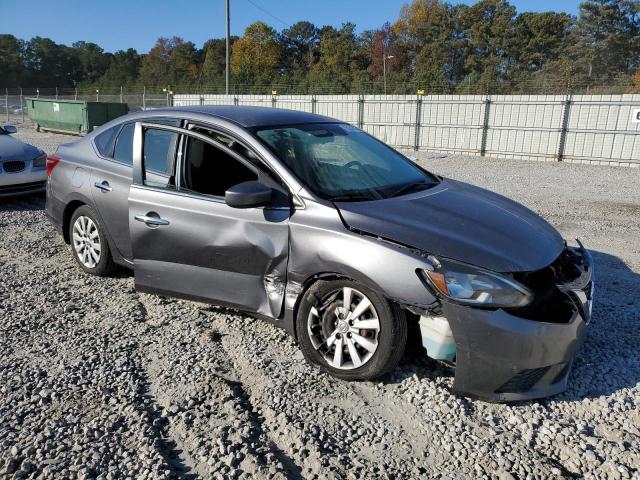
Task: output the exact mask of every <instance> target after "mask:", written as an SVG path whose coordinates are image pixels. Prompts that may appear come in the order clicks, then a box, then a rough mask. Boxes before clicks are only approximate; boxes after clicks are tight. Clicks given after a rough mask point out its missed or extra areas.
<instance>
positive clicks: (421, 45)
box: [393, 0, 468, 91]
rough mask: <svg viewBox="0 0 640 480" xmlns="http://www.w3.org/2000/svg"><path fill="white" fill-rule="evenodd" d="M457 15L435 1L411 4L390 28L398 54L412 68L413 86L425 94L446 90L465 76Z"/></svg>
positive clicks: (454, 11) (464, 56) (464, 51)
mask: <svg viewBox="0 0 640 480" xmlns="http://www.w3.org/2000/svg"><path fill="white" fill-rule="evenodd" d="M465 8H466V7H465ZM460 11H462V10H460V9H459V8H458V7H452V6H451V5H449V4H446V3H440V2H438V1H436V0H414V1H413V2H412V3H410V4H407V5H405V6H404V7H403V8H402V9H401V10H400V18H399V19H398V21H397V22H396V23H395V24H394V26H393V32H394V33H395V34H396V35H397V36H398V37H399V43H400V45H401V46H400V50H401V51H404V52H407V55H408V57H409V63H410V64H412V65H413V80H414V82H416V83H418V84H420V85H421V86H424V87H426V88H427V90H429V89H431V90H432V91H433V90H434V89H437V90H436V91H438V90H440V89H445V90H447V88H448V86H453V85H455V84H457V83H458V82H459V80H460V79H461V78H462V77H463V76H464V73H465V72H464V59H465V58H466V50H468V48H467V46H466V45H465V44H464V43H461V42H460V41H459V38H460V37H461V30H460V26H459V23H460V20H459V17H460Z"/></svg>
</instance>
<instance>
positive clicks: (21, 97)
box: [20, 87, 25, 123]
mask: <svg viewBox="0 0 640 480" xmlns="http://www.w3.org/2000/svg"><path fill="white" fill-rule="evenodd" d="M24 107H25V104H24V97H23V96H22V87H20V113H22V123H24Z"/></svg>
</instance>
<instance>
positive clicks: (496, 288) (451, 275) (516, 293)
mask: <svg viewBox="0 0 640 480" xmlns="http://www.w3.org/2000/svg"><path fill="white" fill-rule="evenodd" d="M429 261H430V263H431V265H433V268H432V269H429V268H426V269H424V270H422V271H421V272H423V273H424V275H423V276H424V277H425V279H426V280H427V281H428V283H429V284H430V285H431V286H432V287H433V288H434V289H435V290H436V292H437V293H439V294H441V295H443V296H444V297H446V298H448V299H450V300H453V301H455V302H458V303H462V304H465V305H476V306H483V307H490V308H501V307H507V308H517V307H523V306H525V305H527V304H528V303H529V302H531V300H532V298H533V293H531V291H530V290H529V289H527V288H526V287H525V286H523V285H521V284H519V283H518V282H516V281H515V280H513V279H511V278H509V277H506V276H504V275H500V274H498V273H494V272H490V271H488V270H483V269H481V268H478V267H472V266H470V265H465V264H464V263H459V262H455V261H452V260H445V259H437V258H435V257H434V256H429Z"/></svg>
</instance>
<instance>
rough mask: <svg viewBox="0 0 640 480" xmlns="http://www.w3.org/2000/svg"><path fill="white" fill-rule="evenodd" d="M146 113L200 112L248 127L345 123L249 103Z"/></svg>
mask: <svg viewBox="0 0 640 480" xmlns="http://www.w3.org/2000/svg"><path fill="white" fill-rule="evenodd" d="M145 113H164V114H168V113H170V114H171V115H176V114H177V113H185V114H188V113H199V114H203V115H210V116H212V117H218V118H223V119H225V120H228V121H231V122H234V123H236V124H238V125H240V126H242V127H246V128H248V127H269V126H275V125H295V124H304V123H343V122H341V121H340V120H336V119H335V118H330V117H325V116H323V115H316V114H314V113H308V112H301V111H297V110H287V109H283V108H269V107H253V106H247V105H193V106H186V107H171V108H161V109H154V110H150V111H147V112H145Z"/></svg>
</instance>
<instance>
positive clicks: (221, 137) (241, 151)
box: [191, 125, 284, 186]
mask: <svg viewBox="0 0 640 480" xmlns="http://www.w3.org/2000/svg"><path fill="white" fill-rule="evenodd" d="M191 129H192V130H193V131H194V132H198V133H202V134H203V135H207V136H209V137H211V138H212V139H213V140H215V141H217V142H219V143H221V144H223V145H224V146H226V147H227V148H229V149H230V150H233V151H234V152H236V153H237V154H238V155H240V156H241V157H242V158H244V159H245V160H247V161H248V162H249V163H250V164H251V165H253V166H254V167H255V168H256V169H257V170H259V171H260V172H261V173H262V174H264V175H266V176H267V177H269V178H270V179H271V180H273V182H274V183H275V184H276V185H279V186H284V184H283V182H282V181H281V180H280V178H278V176H277V175H276V174H274V173H273V172H272V171H271V170H270V169H269V168H268V167H267V166H266V165H265V164H264V163H262V160H261V159H260V157H259V156H258V155H257V154H256V153H255V152H254V151H253V150H251V149H249V148H247V147H245V146H244V145H243V144H242V143H240V142H239V141H237V140H234V139H233V138H231V137H229V136H227V135H225V134H223V133H220V132H217V131H215V130H211V129H209V128H205V127H202V126H195V125H194V126H192V127H191Z"/></svg>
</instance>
